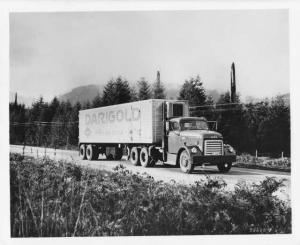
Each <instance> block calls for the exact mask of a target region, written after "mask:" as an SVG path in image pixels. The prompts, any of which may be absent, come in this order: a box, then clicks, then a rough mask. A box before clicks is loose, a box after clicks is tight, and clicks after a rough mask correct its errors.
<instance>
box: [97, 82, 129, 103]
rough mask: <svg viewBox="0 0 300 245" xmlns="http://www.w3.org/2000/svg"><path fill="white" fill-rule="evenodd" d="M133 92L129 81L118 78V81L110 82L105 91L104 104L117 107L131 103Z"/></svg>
mask: <svg viewBox="0 0 300 245" xmlns="http://www.w3.org/2000/svg"><path fill="white" fill-rule="evenodd" d="M131 95H132V90H131V88H130V86H129V83H128V81H127V80H123V79H122V78H121V77H118V78H117V79H116V80H114V79H111V80H110V81H108V83H107V84H106V86H105V87H104V90H103V96H102V104H103V105H105V106H107V105H116V104H122V103H126V102H130V101H131V99H132V97H131Z"/></svg>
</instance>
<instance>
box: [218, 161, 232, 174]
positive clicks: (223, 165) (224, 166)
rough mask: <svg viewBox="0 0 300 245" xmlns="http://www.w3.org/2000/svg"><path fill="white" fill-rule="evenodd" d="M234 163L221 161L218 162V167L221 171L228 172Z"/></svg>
mask: <svg viewBox="0 0 300 245" xmlns="http://www.w3.org/2000/svg"><path fill="white" fill-rule="evenodd" d="M231 166H232V163H231V162H230V163H220V164H218V169H219V171H220V172H221V173H228V172H229V170H230V169H231Z"/></svg>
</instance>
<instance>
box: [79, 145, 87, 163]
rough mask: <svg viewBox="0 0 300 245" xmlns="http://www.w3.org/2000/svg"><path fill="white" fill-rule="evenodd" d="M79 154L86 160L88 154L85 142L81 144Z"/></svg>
mask: <svg viewBox="0 0 300 245" xmlns="http://www.w3.org/2000/svg"><path fill="white" fill-rule="evenodd" d="M79 156H80V159H81V160H86V154H85V144H81V145H80V147H79Z"/></svg>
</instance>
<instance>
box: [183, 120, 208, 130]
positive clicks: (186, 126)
mask: <svg viewBox="0 0 300 245" xmlns="http://www.w3.org/2000/svg"><path fill="white" fill-rule="evenodd" d="M180 128H181V130H208V125H207V122H205V121H203V120H185V121H182V122H180Z"/></svg>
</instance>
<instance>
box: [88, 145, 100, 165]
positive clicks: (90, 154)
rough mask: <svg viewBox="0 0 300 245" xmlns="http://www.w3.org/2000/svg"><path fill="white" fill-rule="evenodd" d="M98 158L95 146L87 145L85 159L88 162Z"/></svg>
mask: <svg viewBox="0 0 300 245" xmlns="http://www.w3.org/2000/svg"><path fill="white" fill-rule="evenodd" d="M98 156H99V153H98V150H97V148H96V147H95V146H92V145H88V146H87V147H86V158H87V159H88V160H90V161H91V160H97V159H98Z"/></svg>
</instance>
